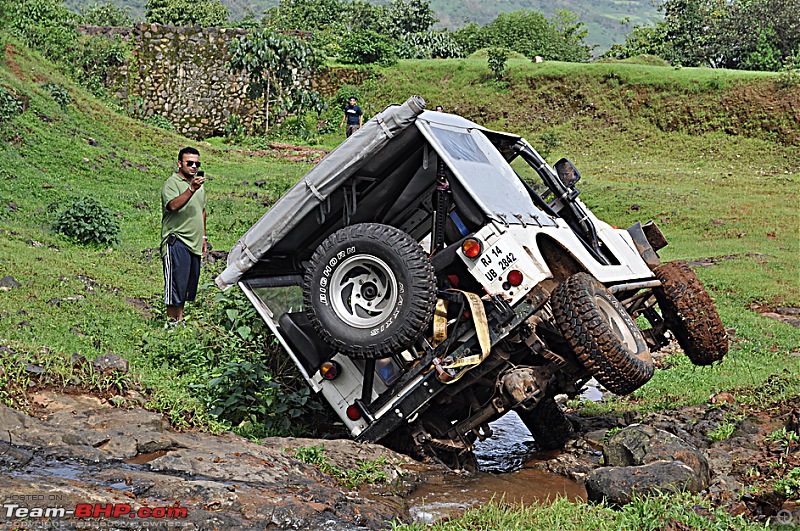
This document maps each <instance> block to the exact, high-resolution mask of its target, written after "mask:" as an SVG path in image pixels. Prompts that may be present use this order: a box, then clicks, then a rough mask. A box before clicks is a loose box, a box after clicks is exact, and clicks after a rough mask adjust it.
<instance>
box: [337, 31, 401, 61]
mask: <svg viewBox="0 0 800 531" xmlns="http://www.w3.org/2000/svg"><path fill="white" fill-rule="evenodd" d="M339 60H340V61H342V62H343V63H349V64H359V65H367V64H373V63H374V64H378V65H381V66H390V65H393V64H395V63H396V62H397V50H396V49H395V46H394V42H393V41H392V39H391V38H390V37H388V36H386V35H383V34H380V33H378V32H375V31H372V30H365V31H360V32H352V33H350V34H349V35H347V36H346V37H345V38H344V39H343V40H342V45H341V55H340V56H339Z"/></svg>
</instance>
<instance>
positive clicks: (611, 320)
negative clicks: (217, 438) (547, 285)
mask: <svg viewBox="0 0 800 531" xmlns="http://www.w3.org/2000/svg"><path fill="white" fill-rule="evenodd" d="M551 303H552V306H553V315H554V317H555V320H556V324H557V325H558V328H559V329H560V330H561V333H562V334H563V336H564V338H565V339H566V340H567V343H569V345H570V347H571V348H572V350H573V352H574V353H575V355H576V356H577V357H578V359H579V360H580V362H581V363H582V364H583V366H584V367H585V368H586V369H587V370H588V371H589V372H590V373H591V374H592V375H593V376H594V377H595V378H596V379H597V381H598V382H600V383H601V384H602V385H603V386H604V387H605V388H606V389H608V390H609V391H611V392H612V393H616V394H618V395H626V394H628V393H632V392H633V391H635V390H636V389H638V388H640V387H641V386H642V385H644V384H645V383H647V381H648V380H650V378H652V376H653V372H654V365H653V358H652V356H650V350H649V349H648V348H647V344H646V343H645V341H644V337H642V332H641V330H639V327H638V326H636V323H634V322H633V319H632V318H631V316H630V315H628V312H627V311H625V308H624V307H623V306H622V304H620V302H619V301H618V300H617V298H616V297H614V295H613V294H612V293H611V292H610V291H608V289H606V287H605V286H603V284H601V283H600V282H599V281H598V280H597V279H596V278H594V277H593V276H591V275H589V274H587V273H576V274H575V275H572V276H571V277H569V278H568V279H567V280H565V281H564V282H562V283H561V284H559V285H558V287H557V288H556V289H555V290H554V291H553V294H552V296H551Z"/></svg>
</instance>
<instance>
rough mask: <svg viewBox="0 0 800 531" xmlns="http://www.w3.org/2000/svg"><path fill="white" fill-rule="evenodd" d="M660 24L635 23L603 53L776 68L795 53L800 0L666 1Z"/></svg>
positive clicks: (798, 41) (798, 43)
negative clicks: (631, 29) (610, 48)
mask: <svg viewBox="0 0 800 531" xmlns="http://www.w3.org/2000/svg"><path fill="white" fill-rule="evenodd" d="M660 9H661V10H662V11H664V22H662V23H659V24H657V25H656V26H654V27H646V26H644V27H643V26H635V27H634V28H633V31H632V32H631V33H629V34H628V35H627V36H626V39H625V44H624V45H621V46H615V47H614V48H612V50H610V53H609V54H608V55H610V56H612V57H617V58H620V59H621V58H625V57H631V56H633V55H638V54H641V53H650V54H654V55H659V56H660V57H662V58H664V59H666V60H667V61H669V62H671V63H672V64H680V65H684V66H703V65H704V66H711V67H718V68H744V69H752V70H778V69H780V68H781V67H782V66H783V64H784V63H786V62H793V61H794V60H795V58H796V57H797V56H798V55H800V17H798V16H797V13H799V12H800V0H666V1H665V2H664V4H663V5H662V6H661V7H660Z"/></svg>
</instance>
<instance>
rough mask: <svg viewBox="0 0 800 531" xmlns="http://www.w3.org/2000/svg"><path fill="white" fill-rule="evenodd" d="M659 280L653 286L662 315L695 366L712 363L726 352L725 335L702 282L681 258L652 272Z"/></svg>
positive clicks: (726, 337) (726, 340)
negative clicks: (655, 285)
mask: <svg viewBox="0 0 800 531" xmlns="http://www.w3.org/2000/svg"><path fill="white" fill-rule="evenodd" d="M653 273H654V274H655V276H656V278H658V279H659V280H660V281H661V288H658V289H654V290H653V294H654V295H655V296H656V300H657V301H658V306H659V308H661V316H662V317H663V318H664V322H665V323H666V325H667V328H669V329H670V330H671V331H672V333H673V334H675V339H677V340H678V344H679V345H680V346H681V348H682V349H683V351H684V352H685V353H686V355H687V356H688V357H689V359H690V360H691V361H692V363H694V364H695V365H711V364H712V363H714V362H715V361H719V360H721V359H722V358H723V357H724V356H725V354H727V353H728V335H727V333H726V332H725V326H724V325H723V324H722V320H721V319H720V318H719V313H717V308H716V307H715V306H714V302H713V301H712V300H711V297H710V296H709V295H708V292H706V289H705V287H703V283H702V282H701V281H700V279H699V278H697V275H695V274H694V271H692V268H691V267H689V264H687V263H686V262H684V261H683V260H675V261H674V262H667V263H666V264H664V265H662V266H660V267H658V268H656V269H655V271H653Z"/></svg>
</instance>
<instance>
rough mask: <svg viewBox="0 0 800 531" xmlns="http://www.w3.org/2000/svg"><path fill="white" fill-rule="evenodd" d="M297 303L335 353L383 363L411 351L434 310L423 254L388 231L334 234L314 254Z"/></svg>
mask: <svg viewBox="0 0 800 531" xmlns="http://www.w3.org/2000/svg"><path fill="white" fill-rule="evenodd" d="M306 271H307V272H306V274H305V277H304V282H303V301H304V303H305V306H306V313H307V314H308V318H309V320H310V321H311V323H312V325H313V326H314V329H315V330H316V331H317V333H318V334H319V335H320V337H321V338H322V339H323V340H325V342H327V343H328V344H329V345H331V346H332V347H333V348H334V349H336V350H337V351H339V352H343V353H345V354H347V355H348V356H350V357H353V358H359V359H368V358H385V357H388V356H391V355H393V354H396V353H398V352H400V351H402V350H405V349H407V348H408V347H410V346H411V345H412V344H413V343H414V342H415V341H416V340H417V339H418V338H419V336H420V335H421V334H422V333H423V332H424V331H425V329H426V328H427V327H428V323H429V322H430V319H431V316H432V315H433V309H434V307H435V305H436V282H435V277H434V272H433V265H431V261H430V259H428V256H427V255H426V254H425V252H424V251H423V250H422V247H420V246H419V244H418V243H417V242H416V241H415V240H414V239H413V238H411V236H409V235H408V234H406V233H404V232H403V231H401V230H399V229H396V228H394V227H391V226H389V225H381V224H377V223H360V224H357V225H351V226H349V227H345V228H343V229H340V230H338V231H336V232H334V233H333V234H331V235H330V236H329V237H328V238H326V239H325V240H324V241H323V242H322V243H321V244H320V245H319V247H317V249H316V251H314V254H313V256H312V257H311V261H310V262H309V266H308V269H307V270H306Z"/></svg>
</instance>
